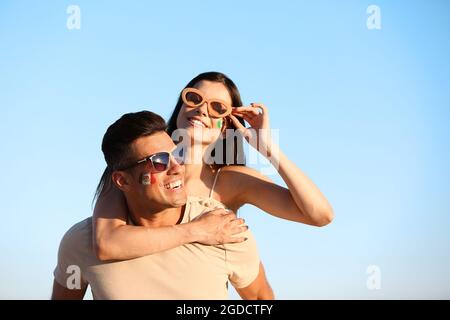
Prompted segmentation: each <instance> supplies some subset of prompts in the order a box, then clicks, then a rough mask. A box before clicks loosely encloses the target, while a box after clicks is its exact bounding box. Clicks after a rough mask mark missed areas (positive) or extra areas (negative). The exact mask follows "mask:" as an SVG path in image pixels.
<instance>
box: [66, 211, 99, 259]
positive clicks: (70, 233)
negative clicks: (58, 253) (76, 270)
mask: <svg viewBox="0 0 450 320" xmlns="http://www.w3.org/2000/svg"><path fill="white" fill-rule="evenodd" d="M60 248H61V249H64V250H71V251H73V252H80V251H85V250H86V249H88V250H89V249H91V248H92V217H89V218H86V219H84V220H82V221H80V222H78V223H76V224H74V225H73V226H72V227H70V229H69V230H67V231H66V233H65V234H64V236H63V238H62V240H61V246H60Z"/></svg>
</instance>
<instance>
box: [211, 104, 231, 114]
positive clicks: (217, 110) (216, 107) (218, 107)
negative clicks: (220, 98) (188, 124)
mask: <svg viewBox="0 0 450 320" xmlns="http://www.w3.org/2000/svg"><path fill="white" fill-rule="evenodd" d="M210 106H211V109H212V110H211V111H212V112H211V113H212V114H213V115H215V116H217V117H222V116H224V115H225V114H226V113H227V111H228V107H227V106H226V105H224V104H223V103H221V102H217V101H213V102H211V103H210Z"/></svg>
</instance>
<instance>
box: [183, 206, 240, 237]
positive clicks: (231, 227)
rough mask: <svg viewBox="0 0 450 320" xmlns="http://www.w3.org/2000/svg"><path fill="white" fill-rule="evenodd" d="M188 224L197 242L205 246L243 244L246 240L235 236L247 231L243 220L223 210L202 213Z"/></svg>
mask: <svg viewBox="0 0 450 320" xmlns="http://www.w3.org/2000/svg"><path fill="white" fill-rule="evenodd" d="M190 224H191V226H192V228H191V232H192V234H193V235H194V237H195V239H197V242H199V243H201V244H206V245H217V244H226V243H238V242H243V241H245V240H246V238H245V237H242V236H240V237H239V236H237V235H238V234H240V233H242V232H245V231H247V230H248V226H246V225H245V221H244V219H242V218H236V214H234V213H233V212H231V211H226V210H224V209H217V210H213V211H209V212H207V213H204V214H202V215H200V216H198V217H196V218H195V219H193V220H192V222H191V223H190Z"/></svg>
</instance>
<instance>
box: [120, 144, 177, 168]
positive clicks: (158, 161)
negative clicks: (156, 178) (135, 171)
mask: <svg viewBox="0 0 450 320" xmlns="http://www.w3.org/2000/svg"><path fill="white" fill-rule="evenodd" d="M171 157H173V158H174V159H175V161H176V162H177V163H178V164H180V165H183V164H184V161H185V157H184V150H183V149H178V148H177V149H175V150H174V151H172V152H158V153H155V154H152V155H150V156H148V157H145V158H143V159H141V160H139V161H136V162H135V163H132V164H130V165H128V166H125V167H123V168H122V169H121V170H128V169H131V168H133V167H135V166H137V165H139V164H141V163H145V162H147V161H148V162H150V164H151V166H152V171H151V172H152V173H157V172H163V171H166V170H167V169H168V168H169V164H170V158H171Z"/></svg>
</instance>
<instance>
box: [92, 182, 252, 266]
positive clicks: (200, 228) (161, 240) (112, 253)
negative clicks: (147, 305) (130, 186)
mask: <svg viewBox="0 0 450 320" xmlns="http://www.w3.org/2000/svg"><path fill="white" fill-rule="evenodd" d="M127 215H128V210H127V205H126V202H125V197H124V196H123V194H122V192H121V191H120V190H118V189H117V188H115V187H112V188H111V189H110V191H108V192H107V193H106V194H102V195H101V196H100V197H99V198H98V200H97V203H96V205H95V208H94V215H93V219H92V223H93V245H94V251H95V253H96V255H97V257H98V258H99V259H100V260H127V259H133V258H138V257H142V256H145V255H150V254H153V253H156V252H160V251H165V250H169V249H171V248H175V247H178V246H181V245H183V244H186V243H191V242H199V243H203V244H209V245H214V244H223V243H236V242H242V241H244V240H245V238H243V237H234V236H233V235H236V234H238V233H241V232H244V231H245V230H247V226H245V225H244V220H243V219H237V218H236V215H235V214H234V213H229V212H227V211H225V210H222V209H219V210H214V211H211V212H209V213H207V214H204V215H202V216H201V217H199V218H198V219H195V220H194V221H192V222H189V223H184V224H179V225H174V226H167V227H158V228H148V227H143V226H132V225H127V218H126V217H127Z"/></svg>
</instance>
